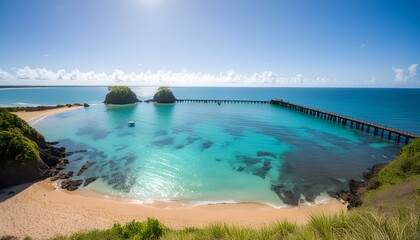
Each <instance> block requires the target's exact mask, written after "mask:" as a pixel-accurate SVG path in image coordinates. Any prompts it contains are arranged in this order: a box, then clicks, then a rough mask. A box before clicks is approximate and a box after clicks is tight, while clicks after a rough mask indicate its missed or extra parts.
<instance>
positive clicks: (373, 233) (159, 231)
mask: <svg viewBox="0 0 420 240" xmlns="http://www.w3.org/2000/svg"><path fill="white" fill-rule="evenodd" d="M419 219H420V216H419V214H418V213H416V212H414V211H407V212H405V213H401V214H399V215H397V216H391V217H384V216H381V215H378V214H376V213H373V212H365V211H359V210H356V211H353V212H350V213H348V214H344V213H339V214H336V215H316V216H311V217H310V218H309V221H308V223H307V224H306V225H303V226H301V225H297V224H294V223H290V222H287V221H282V222H277V223H274V224H271V225H267V226H265V227H262V228H252V227H243V226H234V225H226V224H212V225H208V226H206V227H203V228H194V227H189V228H185V229H182V230H171V229H169V228H166V227H165V226H163V225H162V224H161V223H159V222H158V220H156V219H148V220H147V221H146V222H136V221H132V222H129V223H127V224H126V225H119V224H116V225H114V227H113V228H111V229H108V230H102V231H100V230H93V231H89V232H81V233H76V234H73V235H71V236H68V237H64V236H61V237H55V238H52V239H54V240H67V239H74V240H76V239H80V240H88V239H89V240H91V239H92V240H94V239H162V240H175V239H186V240H188V239H191V240H192V239H206V240H216V239H220V240H224V239H232V240H248V239H249V240H258V239H264V240H267V239H268V240H269V239H290V240H292V239H299V240H300V239H325V240H329V239H384V240H386V239H389V240H403V239H404V240H411V239H413V240H414V239H418V238H419V231H420V221H419Z"/></svg>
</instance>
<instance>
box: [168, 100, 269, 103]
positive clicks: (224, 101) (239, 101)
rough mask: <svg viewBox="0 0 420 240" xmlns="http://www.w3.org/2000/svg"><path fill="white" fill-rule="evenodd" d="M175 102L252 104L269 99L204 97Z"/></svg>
mask: <svg viewBox="0 0 420 240" xmlns="http://www.w3.org/2000/svg"><path fill="white" fill-rule="evenodd" d="M176 101H177V102H190V103H193V102H194V103H217V104H222V103H252V104H269V103H270V101H258V100H227V99H226V100H220V99H219V100H215V99H210V100H204V99H177V100H176Z"/></svg>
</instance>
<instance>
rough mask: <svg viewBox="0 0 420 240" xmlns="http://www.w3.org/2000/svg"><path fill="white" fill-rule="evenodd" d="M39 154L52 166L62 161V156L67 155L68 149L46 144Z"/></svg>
mask: <svg viewBox="0 0 420 240" xmlns="http://www.w3.org/2000/svg"><path fill="white" fill-rule="evenodd" d="M39 155H40V157H41V159H42V160H43V161H44V163H46V164H47V165H48V166H50V167H52V166H55V165H57V164H58V163H60V161H61V158H63V157H65V156H66V155H67V153H66V149H65V148H63V147H60V148H56V147H53V146H51V145H48V144H46V145H45V147H44V148H41V149H40V150H39Z"/></svg>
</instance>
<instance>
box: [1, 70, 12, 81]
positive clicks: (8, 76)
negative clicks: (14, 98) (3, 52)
mask: <svg viewBox="0 0 420 240" xmlns="http://www.w3.org/2000/svg"><path fill="white" fill-rule="evenodd" d="M12 79H14V77H13V75H12V74H10V73H8V72H5V71H3V70H2V69H1V68H0V80H12Z"/></svg>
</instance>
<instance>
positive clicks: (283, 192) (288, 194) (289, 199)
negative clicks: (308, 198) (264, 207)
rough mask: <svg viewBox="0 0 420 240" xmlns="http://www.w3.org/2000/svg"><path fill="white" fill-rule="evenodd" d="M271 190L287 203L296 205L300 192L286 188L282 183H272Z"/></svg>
mask: <svg viewBox="0 0 420 240" xmlns="http://www.w3.org/2000/svg"><path fill="white" fill-rule="evenodd" d="M271 190H272V191H273V192H275V193H276V194H277V196H278V197H279V198H280V199H281V200H282V201H283V202H284V203H285V204H288V205H292V206H298V205H299V200H300V194H298V193H296V192H294V191H290V190H288V189H286V186H285V185H283V184H272V185H271Z"/></svg>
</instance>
